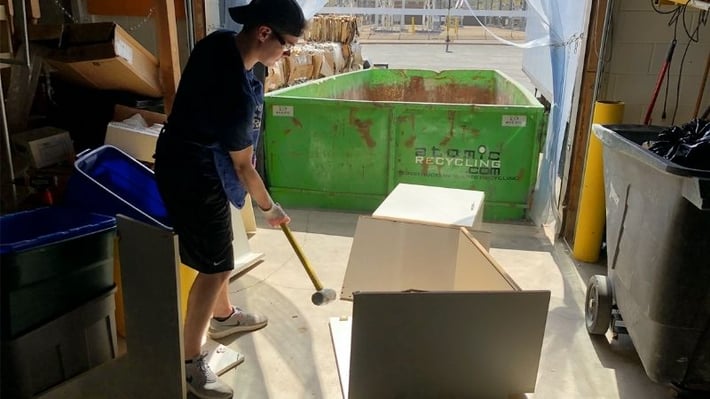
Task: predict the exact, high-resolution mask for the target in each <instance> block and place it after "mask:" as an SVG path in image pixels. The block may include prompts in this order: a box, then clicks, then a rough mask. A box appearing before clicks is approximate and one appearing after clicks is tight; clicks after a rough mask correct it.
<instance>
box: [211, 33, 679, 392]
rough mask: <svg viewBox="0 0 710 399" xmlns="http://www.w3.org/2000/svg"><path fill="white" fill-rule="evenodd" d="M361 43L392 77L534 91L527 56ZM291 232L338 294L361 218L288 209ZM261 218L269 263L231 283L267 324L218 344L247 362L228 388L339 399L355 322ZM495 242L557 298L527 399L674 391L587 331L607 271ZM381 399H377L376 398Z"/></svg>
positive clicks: (259, 237) (518, 236) (543, 238)
mask: <svg viewBox="0 0 710 399" xmlns="http://www.w3.org/2000/svg"><path fill="white" fill-rule="evenodd" d="M491 43H493V42H489V43H488V44H485V45H471V44H456V43H454V44H451V45H450V48H449V50H450V52H448V53H447V52H445V51H444V50H445V48H444V46H443V45H441V44H422V43H418V44H402V43H389V44H388V43H379V44H375V43H366V42H365V43H363V47H362V52H363V56H364V57H365V58H366V59H369V60H370V62H371V63H388V64H389V67H390V68H428V69H435V70H442V69H489V68H496V69H499V70H501V71H503V72H504V73H506V74H508V76H510V77H511V78H512V79H514V80H516V81H518V82H520V83H521V84H522V85H523V86H524V87H526V88H527V89H528V90H530V91H534V87H533V85H532V84H531V83H530V80H528V78H527V77H526V76H525V74H524V73H523V72H522V68H521V65H522V50H521V49H518V48H514V47H509V46H504V45H497V44H491ZM288 211H289V214H290V215H291V217H292V218H293V222H292V224H291V228H292V230H293V231H294V234H295V236H296V239H297V240H298V241H299V243H300V245H301V246H302V248H303V250H304V251H305V253H306V256H307V257H308V258H309V260H310V261H311V263H312V264H313V266H314V267H315V268H316V269H317V272H318V274H319V277H320V278H321V280H322V281H323V283H324V284H325V285H326V286H327V287H331V288H333V289H335V290H336V291H337V292H340V288H341V286H342V282H343V277H344V275H345V270H346V266H347V261H348V257H349V252H350V246H351V244H352V237H353V235H354V232H355V226H356V223H357V218H358V215H356V214H348V213H336V212H322V211H305V210H292V209H288ZM259 216H260V215H257V220H258V223H259V230H258V232H257V234H256V235H254V236H253V237H252V238H251V239H250V245H251V247H252V250H253V251H256V252H263V253H265V258H264V261H263V262H262V263H261V264H259V265H258V266H256V267H255V268H254V269H252V270H251V271H250V272H248V273H246V274H245V275H243V276H242V277H240V278H238V279H236V280H234V281H233V282H232V284H231V296H232V299H233V300H234V302H235V303H236V304H238V305H239V306H243V307H245V308H247V309H255V310H258V311H260V312H263V313H265V314H267V315H268V316H269V318H270V322H269V325H268V326H267V327H266V328H265V329H263V330H260V331H257V332H253V333H248V334H244V335H241V336H234V337H230V338H228V339H226V340H222V341H220V342H221V343H223V344H225V345H228V346H229V347H231V348H232V349H234V350H237V351H240V352H242V353H243V354H244V355H245V356H246V361H245V362H244V363H243V364H242V365H240V366H239V367H237V368H236V369H234V370H232V371H229V372H228V373H226V374H225V375H224V376H223V378H224V380H225V381H227V382H228V383H229V384H231V385H232V386H233V387H234V389H235V398H249V399H254V398H256V399H261V398H279V399H288V398H324V399H337V398H340V397H342V394H341V389H340V382H339V378H338V372H337V367H336V362H335V355H334V351H333V346H332V342H331V336H330V330H329V327H328V319H329V318H330V317H337V316H349V315H351V311H352V304H351V303H350V302H346V301H341V300H338V301H336V302H334V303H331V304H329V305H328V306H323V307H316V306H314V305H312V304H311V302H310V296H311V293H312V292H313V289H312V286H311V283H310V280H309V279H308V277H307V275H306V273H305V272H304V270H303V267H302V266H301V264H300V262H299V261H298V258H297V257H296V255H295V254H294V252H293V250H292V249H291V247H290V246H289V244H288V242H287V240H286V238H285V236H284V234H283V233H282V232H281V231H280V230H277V229H272V228H270V227H267V226H266V225H265V224H264V223H263V221H262V220H259V219H258V218H259ZM486 228H487V229H488V230H489V231H491V232H492V233H493V240H492V245H491V247H492V248H491V254H492V255H493V256H494V257H495V258H496V259H497V261H498V262H499V263H500V264H501V265H502V266H503V267H504V268H505V269H506V270H507V272H508V273H509V274H510V275H511V276H512V277H513V279H514V280H515V281H516V282H517V283H518V284H519V285H520V286H521V287H522V288H523V289H546V290H550V291H551V293H552V296H551V300H550V308H549V314H548V320H547V327H546V332H545V338H544V341H543V350H542V357H541V361H540V369H539V373H538V383H537V389H536V392H535V393H534V394H528V395H527V396H528V397H529V398H542V399H572V398H575V399H583V398H585V399H586V398H589V399H592V398H594V399H617V398H620V399H638V398H644V399H656V398H659V399H660V398H669V397H672V395H671V392H670V390H669V389H668V388H667V387H665V386H661V385H658V384H655V383H653V382H651V381H650V380H649V379H648V377H647V376H646V374H645V372H644V370H643V367H642V366H641V364H640V361H639V358H638V355H637V354H636V352H635V350H634V348H633V344H632V343H631V342H630V339H629V338H628V337H627V336H621V337H620V339H619V340H618V341H615V340H612V339H611V338H610V337H607V339H592V338H590V336H589V335H588V334H587V332H586V329H585V327H584V301H585V292H586V281H587V279H588V278H589V276H591V275H593V274H604V273H605V272H606V267H605V266H600V265H587V264H575V263H574V262H573V261H572V260H571V259H570V257H569V255H568V252H567V249H566V246H565V245H564V244H561V243H553V242H552V240H550V239H549V238H548V237H549V236H550V234H545V231H544V230H543V229H542V228H540V227H534V226H530V225H520V224H515V225H514V224H486ZM373 399H376V398H373Z"/></svg>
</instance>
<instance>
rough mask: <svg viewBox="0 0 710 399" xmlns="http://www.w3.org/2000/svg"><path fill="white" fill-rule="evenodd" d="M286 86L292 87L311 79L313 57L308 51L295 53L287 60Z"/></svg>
mask: <svg viewBox="0 0 710 399" xmlns="http://www.w3.org/2000/svg"><path fill="white" fill-rule="evenodd" d="M286 71H287V73H286V76H287V77H286V84H288V85H292V84H295V83H299V82H303V81H306V80H309V79H311V77H312V76H313V57H312V56H311V55H310V54H308V53H307V52H306V51H299V52H293V53H292V54H291V55H289V56H288V57H287V58H286Z"/></svg>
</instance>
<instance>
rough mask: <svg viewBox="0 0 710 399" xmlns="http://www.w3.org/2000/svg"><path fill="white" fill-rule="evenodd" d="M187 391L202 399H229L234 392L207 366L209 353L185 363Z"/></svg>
mask: <svg viewBox="0 0 710 399" xmlns="http://www.w3.org/2000/svg"><path fill="white" fill-rule="evenodd" d="M185 379H186V380H187V390H188V391H190V392H191V393H192V394H193V395H195V396H197V397H198V398H200V399H229V398H231V397H232V395H233V394H234V392H233V391H232V388H230V387H229V385H227V384H225V383H223V382H222V381H221V380H220V379H219V378H218V377H217V375H216V374H215V373H214V372H213V371H212V369H211V368H210V365H209V364H207V352H205V353H203V354H201V355H200V356H198V357H196V358H194V359H192V360H188V361H186V362H185Z"/></svg>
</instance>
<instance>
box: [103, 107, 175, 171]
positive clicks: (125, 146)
mask: <svg viewBox="0 0 710 399" xmlns="http://www.w3.org/2000/svg"><path fill="white" fill-rule="evenodd" d="M113 119H114V120H113V121H112V122H109V124H108V126H107V127H106V138H105V139H104V144H108V145H112V146H114V147H117V148H119V149H121V150H123V151H124V152H125V153H127V154H128V155H130V156H132V157H133V158H135V159H137V160H139V161H143V162H149V163H153V162H154V159H153V154H155V145H156V144H157V142H158V135H159V134H160V129H161V128H162V127H163V124H164V123H165V120H166V119H167V118H166V117H165V115H163V114H160V113H157V112H150V111H144V110H138V109H135V108H131V107H125V106H121V105H117V106H116V107H115V109H114V117H113Z"/></svg>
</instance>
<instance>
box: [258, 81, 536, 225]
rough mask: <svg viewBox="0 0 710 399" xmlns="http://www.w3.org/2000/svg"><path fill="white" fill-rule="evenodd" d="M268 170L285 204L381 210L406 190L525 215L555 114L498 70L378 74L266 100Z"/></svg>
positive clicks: (495, 215)
mask: <svg viewBox="0 0 710 399" xmlns="http://www.w3.org/2000/svg"><path fill="white" fill-rule="evenodd" d="M265 102H266V112H265V114H266V116H265V131H266V133H265V166H266V176H267V181H268V185H269V190H270V192H271V194H272V196H273V197H274V198H275V199H276V200H277V201H279V202H281V203H282V204H284V205H285V206H289V207H306V208H328V209H340V210H353V211H367V212H370V211H373V210H374V209H375V208H377V206H378V205H379V204H380V203H381V202H382V200H384V198H385V197H386V196H387V195H388V194H389V193H390V191H392V190H393V189H394V187H395V186H396V185H397V184H398V183H410V184H422V185H430V186H440V187H449V188H461V189H471V190H479V191H484V192H485V193H486V202H485V210H484V218H485V219H486V220H491V221H496V220H515V219H522V218H524V217H525V214H526V209H527V208H528V206H529V197H530V193H531V191H532V189H533V187H534V184H535V179H536V174H537V164H538V155H539V149H540V142H541V139H542V135H543V133H544V128H545V123H546V118H547V114H546V113H545V110H544V107H543V106H542V105H541V104H540V103H539V102H538V101H537V100H536V99H535V98H534V97H533V96H532V95H531V94H530V93H529V92H528V91H527V90H525V89H524V88H522V87H521V86H520V85H519V84H518V83H516V82H515V81H513V80H511V79H510V78H509V77H507V76H506V75H504V74H502V73H501V72H499V71H495V70H449V71H441V72H436V71H430V70H411V69H410V70H395V69H368V70H363V71H356V72H351V73H346V74H342V75H336V76H333V77H330V78H325V79H320V80H316V81H311V82H308V83H304V84H302V85H298V86H294V87H290V88H285V89H281V90H277V91H274V92H271V93H268V94H267V95H266V99H265Z"/></svg>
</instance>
